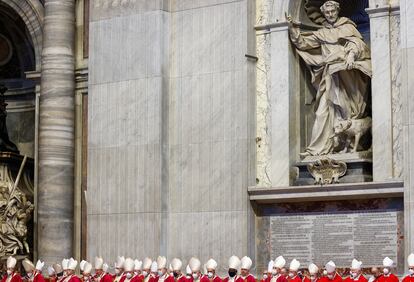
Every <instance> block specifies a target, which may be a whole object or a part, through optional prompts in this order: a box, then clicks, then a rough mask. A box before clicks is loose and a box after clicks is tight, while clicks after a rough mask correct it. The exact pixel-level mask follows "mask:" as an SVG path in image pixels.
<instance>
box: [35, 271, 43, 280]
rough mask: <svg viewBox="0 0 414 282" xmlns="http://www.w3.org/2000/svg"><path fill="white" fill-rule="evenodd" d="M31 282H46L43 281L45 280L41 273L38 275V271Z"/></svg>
mask: <svg viewBox="0 0 414 282" xmlns="http://www.w3.org/2000/svg"><path fill="white" fill-rule="evenodd" d="M33 282H46V281H45V278H44V277H43V275H42V273H40V272H39V271H35V273H34V277H33Z"/></svg>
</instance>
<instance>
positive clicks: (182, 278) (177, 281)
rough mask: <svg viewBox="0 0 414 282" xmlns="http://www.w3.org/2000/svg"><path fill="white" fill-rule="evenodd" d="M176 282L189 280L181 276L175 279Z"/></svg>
mask: <svg viewBox="0 0 414 282" xmlns="http://www.w3.org/2000/svg"><path fill="white" fill-rule="evenodd" d="M174 280H175V281H176V282H187V278H186V277H185V276H184V275H181V276H180V277H178V278H177V279H175V278H174Z"/></svg>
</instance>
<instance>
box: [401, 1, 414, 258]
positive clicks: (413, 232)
mask: <svg viewBox="0 0 414 282" xmlns="http://www.w3.org/2000/svg"><path fill="white" fill-rule="evenodd" d="M400 14H401V26H400V27H401V52H402V60H401V61H402V68H401V92H402V98H403V105H404V109H403V111H404V118H403V135H404V186H405V189H404V227H405V234H404V239H405V242H404V245H405V254H406V256H407V255H408V254H409V253H411V252H413V250H414V181H413V179H414V169H413V168H414V149H413V148H414V138H413V136H414V101H413V99H412V93H414V80H413V78H412V70H413V68H414V30H413V28H412V27H413V25H414V18H413V14H414V2H413V1H411V0H401V1H400Z"/></svg>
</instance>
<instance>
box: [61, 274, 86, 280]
mask: <svg viewBox="0 0 414 282" xmlns="http://www.w3.org/2000/svg"><path fill="white" fill-rule="evenodd" d="M63 281H64V282H82V281H81V279H80V278H79V277H78V276H76V275H75V274H72V275H69V276H67V277H66V278H65V280H63Z"/></svg>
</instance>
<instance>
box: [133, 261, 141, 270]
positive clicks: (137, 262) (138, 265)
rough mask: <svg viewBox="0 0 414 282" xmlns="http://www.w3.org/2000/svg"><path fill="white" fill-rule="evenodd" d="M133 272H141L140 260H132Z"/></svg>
mask: <svg viewBox="0 0 414 282" xmlns="http://www.w3.org/2000/svg"><path fill="white" fill-rule="evenodd" d="M134 270H142V260H137V259H136V260H134Z"/></svg>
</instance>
